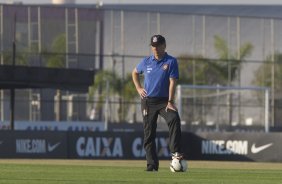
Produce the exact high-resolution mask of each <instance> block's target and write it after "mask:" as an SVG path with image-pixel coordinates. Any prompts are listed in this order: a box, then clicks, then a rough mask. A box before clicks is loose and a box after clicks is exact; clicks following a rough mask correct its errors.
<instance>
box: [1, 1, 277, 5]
mask: <svg viewBox="0 0 282 184" xmlns="http://www.w3.org/2000/svg"><path fill="white" fill-rule="evenodd" d="M9 1H14V2H19V1H22V2H23V3H24V4H42V3H43V4H49V3H51V2H52V0H0V3H6V2H9ZM97 1H98V0H76V3H77V4H85V3H87V4H96V2H97ZM102 1H103V3H104V4H113V3H114V4H142V3H143V4H144V3H146V4H151V3H152V1H153V0H102ZM157 3H158V4H163V3H165V4H172V3H173V4H253V5H259V4H269V5H271V4H280V5H282V0H154V4H157Z"/></svg>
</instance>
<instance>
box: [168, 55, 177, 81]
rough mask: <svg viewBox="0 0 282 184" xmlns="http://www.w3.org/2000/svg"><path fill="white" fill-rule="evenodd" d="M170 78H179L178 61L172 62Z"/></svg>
mask: <svg viewBox="0 0 282 184" xmlns="http://www.w3.org/2000/svg"><path fill="white" fill-rule="evenodd" d="M169 77H170V78H175V79H178V78H179V72H178V63H177V60H176V59H174V60H173V62H171V67H170V75H169Z"/></svg>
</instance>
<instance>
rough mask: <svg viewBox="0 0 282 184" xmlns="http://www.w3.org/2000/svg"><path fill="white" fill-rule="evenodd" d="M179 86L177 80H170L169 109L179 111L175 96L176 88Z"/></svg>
mask: <svg viewBox="0 0 282 184" xmlns="http://www.w3.org/2000/svg"><path fill="white" fill-rule="evenodd" d="M176 85H177V79H175V78H169V96H168V103H167V108H169V109H172V110H174V111H177V108H176V106H175V105H174V96H175V88H176Z"/></svg>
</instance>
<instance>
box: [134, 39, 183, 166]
mask: <svg viewBox="0 0 282 184" xmlns="http://www.w3.org/2000/svg"><path fill="white" fill-rule="evenodd" d="M151 49H152V52H153V55H151V56H149V57H145V58H144V59H142V60H141V62H140V63H139V64H138V65H137V66H136V68H134V70H133V71H132V79H133V82H134V85H135V88H136V90H137V92H138V93H139V95H140V97H141V109H142V115H143V124H144V148H145V151H146V159H147V169H146V171H158V168H159V160H158V156H157V150H156V143H155V138H156V129H157V119H158V115H161V116H162V117H163V118H164V119H165V120H166V122H167V125H168V128H169V148H170V151H171V152H172V158H178V159H182V158H183V156H182V154H181V150H182V149H181V127H180V118H179V114H178V111H177V108H176V106H175V104H174V95H175V88H176V81H177V79H178V77H179V74H178V63H177V60H176V58H174V57H172V56H170V55H168V54H167V53H166V51H165V49H166V40H165V38H164V37H163V36H162V35H154V36H152V37H151ZM140 74H144V87H142V86H141V84H140V79H139V75H140Z"/></svg>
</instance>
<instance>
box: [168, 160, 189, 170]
mask: <svg viewBox="0 0 282 184" xmlns="http://www.w3.org/2000/svg"><path fill="white" fill-rule="evenodd" d="M187 167H188V165H187V161H186V160H184V159H180V160H179V159H177V158H174V159H172V160H171V162H170V166H169V168H170V171H171V172H185V171H187Z"/></svg>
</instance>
